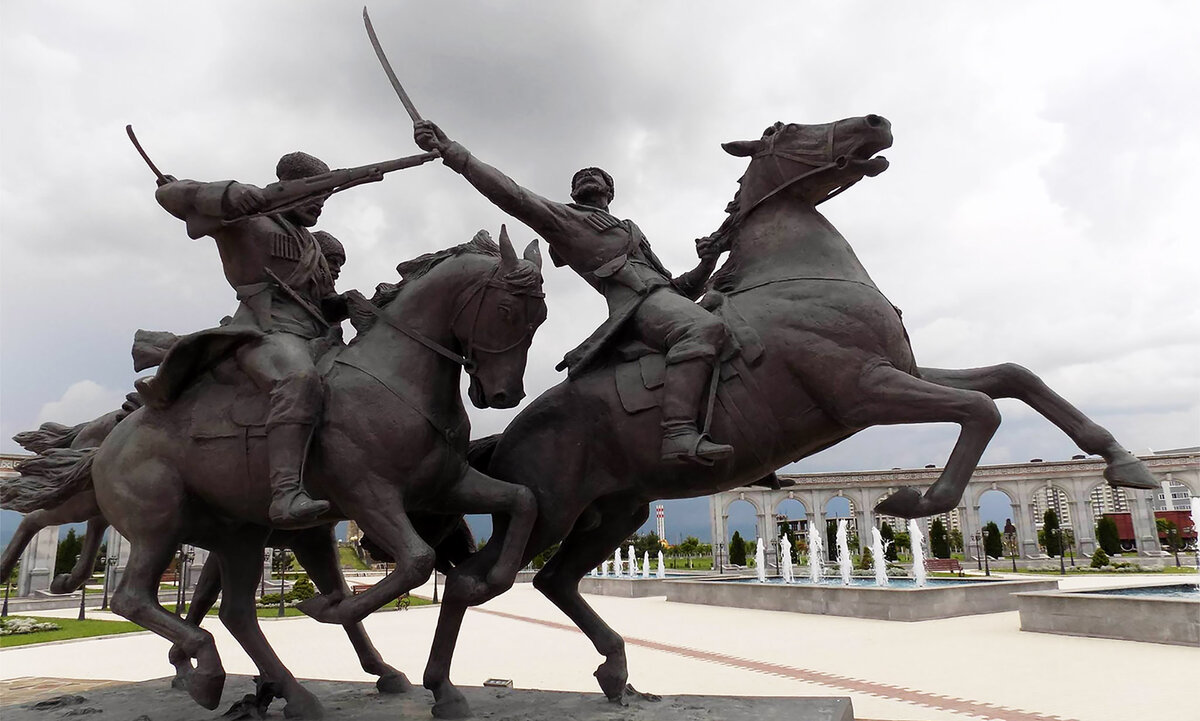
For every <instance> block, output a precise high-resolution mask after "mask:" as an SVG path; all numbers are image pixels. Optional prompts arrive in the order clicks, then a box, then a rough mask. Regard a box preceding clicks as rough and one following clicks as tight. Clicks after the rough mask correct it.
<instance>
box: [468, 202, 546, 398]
mask: <svg viewBox="0 0 1200 721" xmlns="http://www.w3.org/2000/svg"><path fill="white" fill-rule="evenodd" d="M480 236H483V237H484V238H483V239H486V240H488V241H490V237H488V236H487V232H486V231H480V233H479V235H477V236H476V240H477V242H483V239H481V238H480ZM545 298H546V296H545V294H544V293H543V292H542V255H541V253H540V252H539V251H538V245H537V240H536V239H535V240H533V241H532V242H530V243H529V245H528V247H526V248H525V252H524V254H523V257H521V258H518V257H517V253H516V250H514V249H513V246H512V243H511V242H510V241H509V239H508V230H507V228H505V227H504V226H501V227H500V244H499V257H498V258H497V259H496V261H495V262H494V264H493V265H492V269H491V270H490V271H489V272H488V273H487V274H486V277H485V278H484V279H483V280H482V281H481V282H479V283H477V284H476V285H474V286H473V287H471V288H469V289H467V291H465V293H464V300H463V301H462V302H461V304H460V305H459V307H458V310H457V311H456V313H455V317H454V321H453V328H452V330H453V333H454V336H455V337H456V338H457V339H458V342H459V344H460V346H461V347H462V349H463V355H464V356H465V357H466V359H467V361H468V364H467V367H466V368H467V373H468V374H469V375H470V377H471V383H470V386H469V388H468V390H467V395H468V396H469V397H470V399H471V402H472V403H473V404H474V405H475V407H476V408H512V407H513V406H515V405H517V404H518V403H520V402H521V399H522V398H524V397H525V385H524V375H525V363H526V360H527V358H528V355H529V345H530V343H532V342H533V334H534V332H536V331H537V328H538V326H540V325H541V324H542V322H543V321H545V320H546V300H545Z"/></svg>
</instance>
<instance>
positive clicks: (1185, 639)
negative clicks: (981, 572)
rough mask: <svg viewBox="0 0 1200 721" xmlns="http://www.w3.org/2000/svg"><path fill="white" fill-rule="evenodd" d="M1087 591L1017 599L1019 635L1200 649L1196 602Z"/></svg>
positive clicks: (1199, 609)
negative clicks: (1171, 645) (1044, 635)
mask: <svg viewBox="0 0 1200 721" xmlns="http://www.w3.org/2000/svg"><path fill="white" fill-rule="evenodd" d="M1116 588H1127V586H1108V587H1105V588H1096V589H1089V591H1103V590H1111V589H1116ZM1089 591H1070V592H1058V591H1046V592H1041V593H1020V594H1017V596H1016V599H1017V603H1018V605H1019V610H1020V612H1021V630H1022V631H1037V632H1039V633H1059V634H1064V635H1067V636H1091V637H1095V638H1115V639H1120V640H1123V641H1145V642H1148V643H1168V644H1173V645H1179V646H1193V647H1200V601H1189V600H1184V599H1174V598H1152V597H1145V598H1139V597H1136V596H1110V595H1102V594H1098V593H1091V592H1089Z"/></svg>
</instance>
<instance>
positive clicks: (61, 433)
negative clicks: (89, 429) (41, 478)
mask: <svg viewBox="0 0 1200 721" xmlns="http://www.w3.org/2000/svg"><path fill="white" fill-rule="evenodd" d="M88 423H90V421H86V422H84V423H80V424H79V425H75V426H64V425H63V424H61V423H54V422H48V423H43V424H42V425H41V426H39V427H38V429H37V430H36V431H21V432H20V433H18V434H17V435H15V436H13V440H14V441H16V442H17V443H18V444H19V445H20V446H21V447H22V448H24V449H25V450H27V451H29V452H30V453H36V454H38V455H41V454H43V453H45V452H46V451H48V450H50V449H52V448H70V447H71V444H72V443H74V442H75V438H76V437H78V436H79V433H80V431H82V430H83V427H84V426H86V425H87V424H88Z"/></svg>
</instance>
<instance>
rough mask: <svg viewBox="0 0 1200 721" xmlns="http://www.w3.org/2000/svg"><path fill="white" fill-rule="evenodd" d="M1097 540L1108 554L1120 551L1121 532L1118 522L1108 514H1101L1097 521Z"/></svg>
mask: <svg viewBox="0 0 1200 721" xmlns="http://www.w3.org/2000/svg"><path fill="white" fill-rule="evenodd" d="M1096 541H1098V542H1099V543H1100V548H1102V549H1104V552H1105V553H1107V554H1108V555H1110V556H1112V555H1114V554H1117V553H1120V552H1121V532H1120V531H1118V530H1117V522H1116V521H1114V520H1113V519H1111V518H1109V517H1108V516H1101V517H1100V520H1099V521H1097V522H1096Z"/></svg>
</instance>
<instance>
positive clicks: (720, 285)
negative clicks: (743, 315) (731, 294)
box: [706, 121, 784, 292]
mask: <svg viewBox="0 0 1200 721" xmlns="http://www.w3.org/2000/svg"><path fill="white" fill-rule="evenodd" d="M783 127H784V124H783V123H782V122H780V121H776V122H774V123H772V124H770V125H768V126H767V128H766V129H765V130H763V134H762V140H764V141H768V142H769V141H770V138H771V137H772V136H774V135H775V133H777V132H779V131H780V130H782V129H783ZM750 162H751V163H753V162H754V158H751V159H750ZM745 181H746V174H745V173H743V174H742V177H740V178H738V179H737V184H738V188H737V190H736V191H734V193H733V200H731V201H729V203H727V204H726V205H725V220H723V221H721V225H720V227H718V228H717V229H716V230H715V231H714V232H713V235H714V236H717V237H724V239H725V246H726V247H727V248H728V249H729V250H733V249H734V247H735V246H736V245H737V239H738V232H739V231H740V230H741V229H742V220H743V217H742V214H741V213H742V190H743V189H744V188H745V185H744V184H745ZM737 272H738V264H737V261H735V260H734V259H733V255H732V254H730V257H729V259H728V260H726V261H725V262H724V263H723V264H722V265H721V267H720V268H719V269H718V270H717V272H716V273H713V275H712V277H711V278H709V279H708V283H707V284H706V286H707V288H708V289H710V290H717V291H721V292H727V291H730V290H733V288H734V276H736V275H737Z"/></svg>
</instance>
